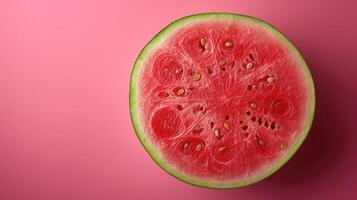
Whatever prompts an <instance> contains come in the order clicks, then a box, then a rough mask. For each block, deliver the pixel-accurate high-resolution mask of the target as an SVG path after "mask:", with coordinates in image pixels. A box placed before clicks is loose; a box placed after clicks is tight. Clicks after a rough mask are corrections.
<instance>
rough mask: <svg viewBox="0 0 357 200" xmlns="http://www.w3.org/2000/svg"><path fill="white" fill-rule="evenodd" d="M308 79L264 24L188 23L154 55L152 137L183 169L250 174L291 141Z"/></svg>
mask: <svg viewBox="0 0 357 200" xmlns="http://www.w3.org/2000/svg"><path fill="white" fill-rule="evenodd" d="M303 77H304V75H303V74H302V72H301V69H300V68H299V66H298V65H297V62H296V60H294V57H293V56H292V55H290V53H289V51H287V48H286V47H285V46H284V45H282V44H280V42H279V41H278V40H277V39H275V38H274V37H272V35H271V34H269V33H268V32H266V31H265V30H263V29H261V28H259V27H257V26H254V25H248V24H243V23H231V24H228V23H223V22H205V23H201V24H195V25H193V26H190V27H186V28H182V29H181V30H179V31H178V32H176V33H174V34H173V35H171V36H170V37H169V38H168V39H167V40H166V41H165V42H164V44H163V45H162V47H161V48H158V49H156V50H155V51H154V52H152V53H151V56H150V59H149V60H148V61H147V62H146V63H145V66H144V69H143V73H142V76H141V82H140V94H141V98H142V99H141V105H142V106H141V108H140V109H142V113H143V114H144V116H143V120H144V124H149V125H150V126H148V127H146V131H147V133H148V134H149V136H150V138H151V139H152V140H153V142H154V144H155V146H157V148H158V149H159V151H160V152H161V153H162V155H163V157H164V159H165V160H167V162H169V163H170V164H171V165H173V166H174V167H175V168H176V169H177V170H179V171H181V172H183V173H185V174H187V175H192V176H195V177H205V178H214V179H224V180H226V179H233V178H239V177H241V178H244V177H248V176H250V175H252V174H253V173H255V172H258V171H259V170H262V169H264V167H265V166H268V165H272V164H274V163H275V162H277V161H278V159H279V158H280V157H281V156H282V155H283V154H284V152H286V149H288V148H289V146H290V145H291V144H293V142H294V138H296V137H297V134H298V133H299V131H300V130H301V128H302V126H301V123H300V122H301V121H303V119H304V118H305V115H306V111H305V107H306V99H307V94H306V85H305V84H301V82H302V81H303Z"/></svg>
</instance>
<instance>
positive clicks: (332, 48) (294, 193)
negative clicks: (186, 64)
mask: <svg viewBox="0 0 357 200" xmlns="http://www.w3.org/2000/svg"><path fill="white" fill-rule="evenodd" d="M150 2H151V3H150ZM356 8H357V3H356V1H353V0H345V1H341V0H339V1H338V0H335V1H333V0H316V1H310V0H300V1H287V0H269V1H267V0H261V1H258V0H237V1H233V0H226V1H223V0H216V1H213V0H205V1H203V0H190V1H189V0H187V1H186V0H161V1H141V2H139V1H134V0H128V1H126V2H124V1H121V0H119V1H117V0H111V1H110V0H100V1H99V0H96V1H95V0H61V1H50V0H22V1H21V0H17V1H16V0H13V1H6V0H0V199H1V200H14V199H28V200H44V199H46V200H50V199H61V200H63V199H76V200H77V199H86V200H90V199H105V200H110V199H129V198H130V199H155V200H161V199H165V200H167V199H171V200H176V199H221V200H223V199H299V198H301V197H304V198H306V199H316V198H322V199H337V198H338V197H340V198H341V199H356V198H357V196H356V193H357V190H356V187H357V186H356V184H357V156H356V154H357V148H356V144H357V142H356V141H357V132H356V131H357V121H356V120H357V115H356V113H357V112H356V102H357V94H356V85H357V78H356V74H357V65H356V58H357V55H356V52H357V42H356V39H355V37H356V36H357V28H356V27H357V26H356V19H357V12H356ZM207 11H226V12H236V13H243V14H247V15H252V16H256V17H258V18H262V19H264V20H266V21H268V22H270V23H272V24H273V25H275V26H277V27H278V28H279V29H280V30H281V31H282V32H284V33H285V34H286V35H287V36H288V37H290V38H291V39H292V40H293V41H294V43H295V44H296V45H297V47H298V48H300V50H301V51H302V53H303V54H304V55H305V57H306V60H307V61H308V63H309V65H310V68H311V70H312V72H313V75H314V77H315V84H316V89H317V113H316V118H315V124H314V126H313V130H312V132H311V135H310V136H309V137H308V139H307V141H306V142H305V143H304V145H303V146H302V148H301V149H300V150H299V151H298V153H297V155H296V156H295V157H294V158H293V159H292V160H291V161H290V162H289V163H288V164H287V165H285V166H284V167H283V168H282V169H281V170H280V171H279V172H278V173H276V174H274V175H273V176H271V177H270V178H268V179H267V180H265V181H263V182H260V183H258V184H256V185H253V186H250V187H246V188H243V189H234V190H225V191H217V190H208V189H202V188H198V187H194V186H190V185H187V184H184V183H182V182H180V181H177V180H176V179H174V178H173V177H171V176H169V175H168V174H166V173H165V172H164V171H162V170H161V169H160V168H159V167H157V166H156V165H155V164H154V162H153V161H152V160H151V159H150V158H149V156H148V155H147V154H146V152H145V151H144V149H143V147H142V146H141V145H140V143H139V141H138V140H137V138H136V136H135V134H134V131H133V128H132V125H131V121H130V118H129V106H128V99H129V98H128V92H129V78H130V72H131V69H132V66H133V63H134V61H135V58H136V56H137V55H138V53H139V51H140V50H141V48H142V47H143V46H144V45H145V44H146V42H148V41H149V39H150V38H151V37H152V36H153V35H154V34H156V33H157V32H158V31H159V30H160V29H161V28H163V27H164V26H165V25H167V24H168V23H169V22H171V21H173V20H175V19H177V18H179V17H182V16H185V15H189V14H193V13H197V12H207Z"/></svg>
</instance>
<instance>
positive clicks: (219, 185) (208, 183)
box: [129, 13, 316, 189]
mask: <svg viewBox="0 0 357 200" xmlns="http://www.w3.org/2000/svg"><path fill="white" fill-rule="evenodd" d="M209 18H213V19H220V20H222V19H223V20H227V19H229V20H244V21H249V22H251V23H255V24H258V25H260V26H262V27H264V28H266V29H269V30H270V31H271V32H272V33H273V34H274V35H276V36H277V38H278V39H279V40H280V41H281V42H283V43H284V44H285V45H286V46H287V47H288V48H289V50H290V51H291V53H293V54H295V57H296V58H297V59H298V61H299V64H300V66H302V67H303V71H304V74H305V75H306V78H307V81H308V86H309V87H308V88H309V99H310V101H309V105H308V107H309V112H308V113H309V114H308V118H307V119H306V122H305V127H304V129H303V133H302V135H301V136H300V137H298V138H299V140H298V141H296V142H295V145H294V146H293V147H291V148H290V150H289V152H288V153H287V155H285V156H284V158H283V159H281V160H279V161H278V163H277V164H276V165H275V166H273V167H272V168H270V169H269V170H267V171H265V172H264V173H262V174H260V175H259V176H256V177H254V178H252V179H246V180H243V181H242V180H238V181H230V182H221V181H216V180H200V179H198V178H194V177H189V176H187V175H185V174H182V173H180V172H179V171H177V170H176V169H174V168H173V167H172V166H170V165H169V164H168V163H166V162H165V160H164V159H163V158H162V157H161V156H160V153H159V152H158V151H157V150H156V149H155V147H154V145H153V144H152V143H151V141H150V139H149V138H148V137H147V136H146V135H145V133H143V130H142V128H141V126H140V123H139V118H138V113H137V108H136V78H137V75H138V73H139V69H140V66H141V65H142V63H143V62H144V61H145V58H146V56H147V54H148V53H150V52H151V49H153V48H154V47H155V46H156V45H157V44H158V43H159V42H161V40H162V39H164V38H165V36H166V35H167V34H170V33H171V32H172V31H173V30H174V29H175V28H178V27H180V26H182V25H185V24H189V23H192V22H195V21H200V20H202V19H209ZM315 101H316V99H315V87H314V83H313V78H312V75H311V72H310V70H309V68H308V66H307V64H306V62H305V60H304V58H303V56H302V55H301V53H300V52H299V50H298V49H297V48H296V47H295V46H294V45H293V44H292V42H291V41H290V40H289V39H288V38H287V37H286V36H285V35H283V34H282V33H281V32H279V31H278V30H277V29H276V28H275V27H274V26H272V25H270V24H269V23H267V22H265V21H263V20H260V19H257V18H254V17H251V16H247V15H241V14H234V13H198V14H194V15H189V16H185V17H183V18H180V19H177V20H175V21H174V22H172V23H170V24H169V25H167V26H166V27H165V28H163V29H162V30H161V31H160V32H159V33H157V34H156V35H155V36H154V37H153V38H152V39H151V40H150V41H149V42H148V43H147V44H146V45H145V47H144V48H143V49H142V50H141V52H140V54H139V55H138V57H137V59H136V61H135V64H134V67H133V70H132V72H131V78H130V90H129V107H130V117H131V121H132V124H133V126H134V129H135V133H136V135H137V137H138V138H139V140H140V142H141V144H142V145H143V146H144V148H145V150H146V151H147V152H148V154H149V155H150V157H151V158H152V159H153V160H154V162H155V163H156V164H157V165H158V166H159V167H160V168H162V169H163V170H164V171H166V172H167V173H169V174H170V175H172V176H174V177H175V178H177V179H178V180H181V181H183V182H185V183H188V184H191V185H196V186H200V187H204V188H212V189H228V188H238V187H244V186H248V185H251V184H254V183H257V182H259V181H261V180H263V179H265V178H267V177H269V176H270V175H272V174H273V173H275V172H276V171H277V170H278V169H280V168H281V167H282V166H283V165H284V164H285V163H286V162H287V161H289V160H290V159H291V157H292V156H293V155H294V154H295V152H296V151H297V150H298V149H299V147H300V146H301V144H302V143H303V142H304V140H305V139H306V137H307V135H308V133H309V131H310V129H311V126H312V122H313V118H314V114H315Z"/></svg>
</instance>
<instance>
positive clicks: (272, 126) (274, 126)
mask: <svg viewBox="0 0 357 200" xmlns="http://www.w3.org/2000/svg"><path fill="white" fill-rule="evenodd" d="M270 127H271V130H275V128H276V123H275V122H272V123H271V125H270Z"/></svg>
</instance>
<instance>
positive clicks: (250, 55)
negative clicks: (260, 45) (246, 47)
mask: <svg viewBox="0 0 357 200" xmlns="http://www.w3.org/2000/svg"><path fill="white" fill-rule="evenodd" d="M248 56H249V58H250V60H253V61H254V56H253V54H252V53H249V54H248Z"/></svg>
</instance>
